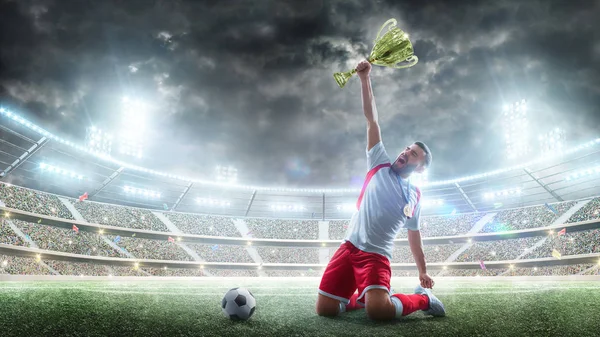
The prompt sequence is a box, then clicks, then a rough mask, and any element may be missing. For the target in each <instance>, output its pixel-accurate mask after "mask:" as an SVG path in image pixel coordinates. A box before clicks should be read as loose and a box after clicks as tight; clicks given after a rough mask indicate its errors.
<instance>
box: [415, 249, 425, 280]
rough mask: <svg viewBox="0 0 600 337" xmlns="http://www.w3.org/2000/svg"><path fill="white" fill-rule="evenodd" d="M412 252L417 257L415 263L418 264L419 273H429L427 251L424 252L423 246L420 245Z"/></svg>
mask: <svg viewBox="0 0 600 337" xmlns="http://www.w3.org/2000/svg"><path fill="white" fill-rule="evenodd" d="M412 253H413V256H414V258H415V263H416V264H417V269H418V270H419V274H427V263H426V262H425V253H423V248H422V247H421V246H420V245H419V247H418V248H415V249H412Z"/></svg>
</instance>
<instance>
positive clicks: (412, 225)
mask: <svg viewBox="0 0 600 337" xmlns="http://www.w3.org/2000/svg"><path fill="white" fill-rule="evenodd" d="M420 218H421V202H417V206H416V207H415V211H414V212H413V216H412V217H411V218H410V219H407V220H406V221H405V223H404V228H406V229H410V230H411V231H418V230H419V229H420V228H421V221H420V220H421V219H420Z"/></svg>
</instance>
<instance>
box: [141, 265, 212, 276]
mask: <svg viewBox="0 0 600 337" xmlns="http://www.w3.org/2000/svg"><path fill="white" fill-rule="evenodd" d="M144 271H146V272H148V273H149V274H150V275H151V276H165V277H173V276H186V277H201V276H206V274H205V273H204V269H200V268H167V267H163V268H147V267H145V268H144Z"/></svg>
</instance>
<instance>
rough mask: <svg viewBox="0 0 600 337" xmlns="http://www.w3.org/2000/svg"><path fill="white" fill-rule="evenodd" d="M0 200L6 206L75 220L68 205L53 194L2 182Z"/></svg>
mask: <svg viewBox="0 0 600 337" xmlns="http://www.w3.org/2000/svg"><path fill="white" fill-rule="evenodd" d="M0 200H1V201H2V202H3V203H4V204H5V205H6V207H10V208H16V209H18V210H21V211H26V212H31V213H36V214H42V215H48V216H53V217H57V218H63V219H71V220H73V219H74V218H73V215H72V214H71V212H69V210H68V209H67V207H66V206H65V205H64V204H63V203H62V202H61V201H60V200H59V199H58V197H57V196H55V195H53V194H47V193H44V192H39V191H34V190H30V189H26V188H23V187H19V186H14V185H9V184H5V183H0Z"/></svg>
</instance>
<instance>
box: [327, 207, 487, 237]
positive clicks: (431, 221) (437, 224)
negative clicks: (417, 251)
mask: <svg viewBox="0 0 600 337" xmlns="http://www.w3.org/2000/svg"><path fill="white" fill-rule="evenodd" d="M484 216H485V213H469V214H458V215H445V216H424V217H422V218H421V230H420V231H421V236H422V237H424V238H428V237H435V236H452V235H462V234H466V233H467V232H468V231H469V230H470V229H471V228H472V227H473V226H474V225H475V224H476V223H477V221H479V220H480V219H481V218H482V217H484ZM349 226H350V220H335V221H330V222H329V238H330V239H331V240H342V239H344V238H345V237H346V234H347V233H348V227H349ZM406 237H407V230H405V229H402V230H400V232H398V236H397V238H398V239H403V238H406Z"/></svg>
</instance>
